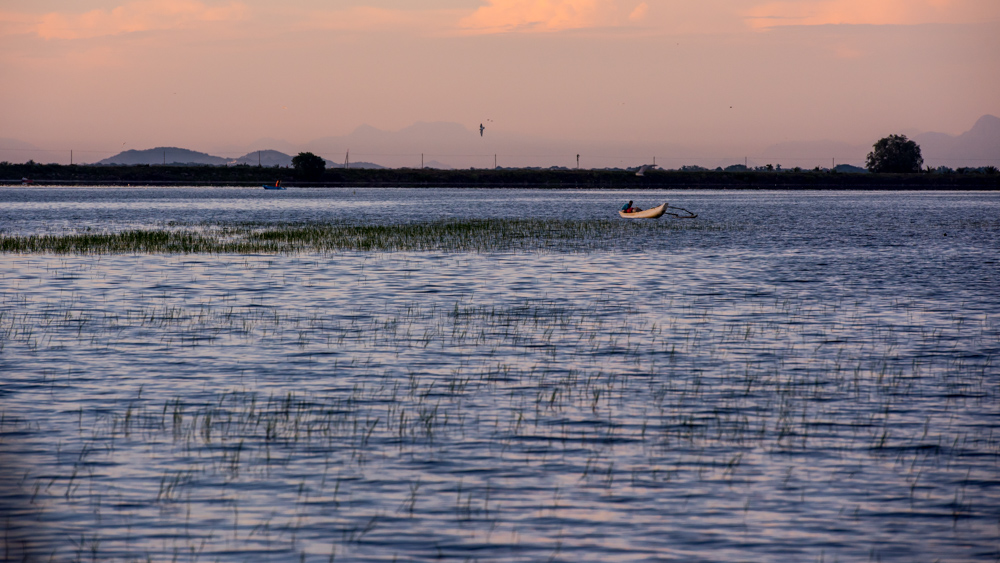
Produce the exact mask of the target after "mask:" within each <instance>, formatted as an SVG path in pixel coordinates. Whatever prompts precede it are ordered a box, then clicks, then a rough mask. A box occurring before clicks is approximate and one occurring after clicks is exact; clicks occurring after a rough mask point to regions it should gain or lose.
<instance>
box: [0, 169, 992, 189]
mask: <svg viewBox="0 0 1000 563" xmlns="http://www.w3.org/2000/svg"><path fill="white" fill-rule="evenodd" d="M24 178H27V179H28V180H29V181H30V183H24V182H22V179H24ZM276 181H280V182H281V184H282V186H284V187H296V188H359V187H369V188H379V187H384V188H522V189H524V188H528V189H531V188H534V189H612V190H613V189H623V190H626V189H627V190H635V189H722V190H748V189H749V190H762V189H779V190H893V191H897V190H1000V174H995V173H994V174H987V173H974V172H973V173H960V172H954V173H944V174H942V173H936V172H935V173H929V172H921V173H916V174H870V173H846V172H829V171H736V172H725V171H681V170H651V171H647V172H646V173H645V174H644V175H643V176H637V175H636V173H635V172H634V171H629V170H536V169H468V170H437V169H419V168H384V169H343V168H333V169H328V170H325V171H324V172H323V174H322V175H321V176H319V177H315V178H308V179H307V178H304V177H301V176H299V175H297V174H296V171H295V170H294V169H291V168H261V167H251V166H232V167H216V166H173V165H166V166H147V165H137V166H113V167H112V166H89V165H59V164H46V165H40V164H33V165H28V164H4V165H0V185H3V186H7V187H10V186H40V187H44V186H79V187H86V186H119V187H120V186H137V187H138V186H150V187H160V186H163V187H170V186H220V187H263V186H264V185H273V184H274V183H275V182H276Z"/></svg>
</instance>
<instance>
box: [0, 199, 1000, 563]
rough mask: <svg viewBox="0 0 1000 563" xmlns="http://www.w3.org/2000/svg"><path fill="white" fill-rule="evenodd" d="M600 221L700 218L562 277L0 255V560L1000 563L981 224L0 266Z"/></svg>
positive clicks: (990, 225)
mask: <svg viewBox="0 0 1000 563" xmlns="http://www.w3.org/2000/svg"><path fill="white" fill-rule="evenodd" d="M624 198H630V199H635V200H636V202H637V203H638V204H640V205H642V206H644V207H645V206H652V205H655V204H658V203H660V202H662V201H667V200H668V201H670V203H671V204H672V205H678V206H681V207H684V208H687V209H691V210H692V211H695V212H696V213H698V214H699V217H698V218H697V219H694V220H689V221H680V220H672V219H668V218H663V219H660V220H658V221H654V222H643V223H641V224H637V225H636V226H635V228H634V229H633V230H628V231H622V232H619V233H617V234H616V236H615V237H613V238H609V239H608V240H606V241H592V242H594V244H590V245H584V247H586V248H588V250H587V251H579V248H580V247H574V246H572V245H570V246H567V247H565V248H563V247H554V248H552V249H548V250H535V251H530V252H526V251H510V252H494V253H474V252H449V251H446V250H442V251H433V252H338V253H307V252H305V253H290V254H279V255H262V254H255V255H228V254H222V255H219V254H101V255H73V254H69V255H54V254H9V253H8V254H0V295H2V297H0V439H2V441H0V456H2V458H0V467H2V468H3V469H2V473H0V479H2V483H0V511H2V512H4V513H6V514H7V517H6V518H5V519H4V522H3V523H4V526H5V532H4V536H3V537H4V540H3V541H4V550H5V558H8V559H15V560H20V559H22V558H34V559H38V560H49V559H52V560H59V561H64V560H95V561H105V560H120V561H136V560H153V561H168V560H170V561H172V560H179V561H195V560H200V561H289V560H304V561H329V560H350V561H392V560H440V559H444V560H461V561H467V560H468V561H510V560H515V561H539V560H552V561H576V562H578V561H660V560H677V561H748V560H749V561H774V562H784V561H857V560H881V561H935V560H941V561H992V560H996V559H997V558H998V557H1000V471H998V470H1000V364H998V355H1000V290H998V289H997V288H998V287H1000V283H998V280H1000V275H998V272H1000V267H998V264H1000V194H996V193H965V192H963V193H931V192H915V193H892V192H723V191H680V192H645V193H628V194H622V193H616V192H602V191H544V190H533V191H528V190H525V191H520V190H395V189H357V190H354V189H344V190H337V189H329V190H295V189H291V190H288V191H285V192H268V191H264V190H249V189H237V188H173V189H148V188H146V189H118V188H115V189H111V188H109V189H100V188H91V189H70V188H0V236H3V235H7V236H12V235H33V234H63V233H72V232H81V231H87V230H88V229H90V230H91V231H98V232H116V231H121V230H126V229H136V228H141V229H184V228H200V227H202V226H204V225H215V224H227V223H238V222H254V223H261V224H266V225H281V224H286V223H310V222H334V223H346V224H371V223H377V224H395V223H420V222H426V221H436V220H441V219H456V220H461V219H469V218H481V217H494V218H522V217H533V218H543V219H545V218H551V219H573V220H578V221H590V220H594V221H598V220H607V219H610V218H615V216H616V214H615V209H616V208H617V207H618V205H620V204H621V200H623V199H624ZM594 236H599V234H595V235H594Z"/></svg>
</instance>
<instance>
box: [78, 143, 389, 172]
mask: <svg viewBox="0 0 1000 563" xmlns="http://www.w3.org/2000/svg"><path fill="white" fill-rule="evenodd" d="M94 164H98V165H105V166H114V165H136V164H160V165H191V164H202V165H209V166H238V165H244V166H266V167H275V166H279V167H286V168H287V167H290V166H291V165H292V156H291V155H288V154H285V153H283V152H279V151H276V150H259V151H253V152H249V153H247V154H245V155H243V156H241V157H239V158H235V159H230V158H222V157H219V156H212V155H210V154H208V153H203V152H198V151H192V150H188V149H182V148H177V147H156V148H152V149H145V150H127V151H123V152H120V153H118V154H116V155H114V156H111V157H108V158H105V159H104V160H101V161H98V162H95V163H94ZM348 164H349V166H350V167H351V168H384V167H383V166H379V165H378V164H374V163H371V162H351V163H348ZM326 166H327V168H342V167H343V166H344V163H343V162H339V163H338V162H333V161H331V160H327V161H326Z"/></svg>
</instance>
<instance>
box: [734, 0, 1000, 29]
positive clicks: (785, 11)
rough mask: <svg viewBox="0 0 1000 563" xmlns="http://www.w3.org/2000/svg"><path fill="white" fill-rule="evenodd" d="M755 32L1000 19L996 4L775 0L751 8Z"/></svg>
mask: <svg viewBox="0 0 1000 563" xmlns="http://www.w3.org/2000/svg"><path fill="white" fill-rule="evenodd" d="M746 17H747V18H746V19H747V22H748V23H749V25H750V26H751V27H753V28H756V29H766V28H771V27H780V26H788V25H836V24H853V25H917V24H927V23H976V22H982V21H990V20H997V19H998V18H1000V2H997V1H996V0H778V1H774V2H767V3H764V4H759V5H757V6H754V7H753V8H751V9H750V10H749V11H748V12H747V14H746Z"/></svg>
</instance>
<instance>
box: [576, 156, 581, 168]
mask: <svg viewBox="0 0 1000 563" xmlns="http://www.w3.org/2000/svg"><path fill="white" fill-rule="evenodd" d="M576 169H577V170H579V169H580V155H576Z"/></svg>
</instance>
